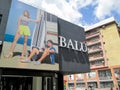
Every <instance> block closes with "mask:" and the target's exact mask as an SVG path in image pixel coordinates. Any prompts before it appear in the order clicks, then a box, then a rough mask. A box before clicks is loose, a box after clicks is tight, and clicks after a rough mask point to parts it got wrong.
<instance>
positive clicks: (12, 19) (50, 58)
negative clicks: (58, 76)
mask: <svg viewBox="0 0 120 90" xmlns="http://www.w3.org/2000/svg"><path fill="white" fill-rule="evenodd" d="M58 55H59V54H58V26H57V16H54V15H52V14H50V13H47V12H45V11H44V10H41V9H39V8H36V7H33V6H31V5H28V4H26V3H23V2H21V1H19V0H12V4H11V8H10V12H9V17H8V21H7V25H6V30H5V35H4V41H3V48H2V53H1V59H0V67H9V68H10V67H11V68H20V69H21V68H22V69H24V68H25V69H37V70H55V71H58V70H59V61H58V60H59V59H58Z"/></svg>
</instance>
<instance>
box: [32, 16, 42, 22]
mask: <svg viewBox="0 0 120 90" xmlns="http://www.w3.org/2000/svg"><path fill="white" fill-rule="evenodd" d="M40 19H41V18H40V16H39V18H38V19H36V20H34V19H30V21H31V22H40Z"/></svg>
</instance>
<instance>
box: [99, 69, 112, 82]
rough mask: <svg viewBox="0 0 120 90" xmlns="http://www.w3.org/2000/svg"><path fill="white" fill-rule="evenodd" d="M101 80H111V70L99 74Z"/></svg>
mask: <svg viewBox="0 0 120 90" xmlns="http://www.w3.org/2000/svg"><path fill="white" fill-rule="evenodd" d="M98 74H99V78H100V80H106V79H111V78H112V75H111V71H110V70H101V71H99V72H98Z"/></svg>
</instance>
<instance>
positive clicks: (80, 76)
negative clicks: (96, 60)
mask: <svg viewBox="0 0 120 90" xmlns="http://www.w3.org/2000/svg"><path fill="white" fill-rule="evenodd" d="M76 80H78V81H79V80H80V81H81V80H84V74H77V78H76Z"/></svg>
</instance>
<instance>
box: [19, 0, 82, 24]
mask: <svg viewBox="0 0 120 90" xmlns="http://www.w3.org/2000/svg"><path fill="white" fill-rule="evenodd" d="M19 1H21V2H24V3H27V4H29V5H32V6H34V7H37V8H40V9H43V10H45V11H47V12H50V13H52V14H54V15H56V16H58V17H60V18H62V19H64V20H67V21H70V22H73V23H78V22H79V20H80V18H82V14H81V13H80V12H79V10H78V9H79V8H74V7H73V6H72V5H71V3H70V2H67V1H66V0H29V2H28V0H19Z"/></svg>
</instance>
